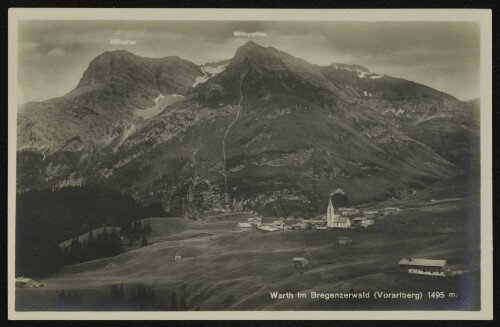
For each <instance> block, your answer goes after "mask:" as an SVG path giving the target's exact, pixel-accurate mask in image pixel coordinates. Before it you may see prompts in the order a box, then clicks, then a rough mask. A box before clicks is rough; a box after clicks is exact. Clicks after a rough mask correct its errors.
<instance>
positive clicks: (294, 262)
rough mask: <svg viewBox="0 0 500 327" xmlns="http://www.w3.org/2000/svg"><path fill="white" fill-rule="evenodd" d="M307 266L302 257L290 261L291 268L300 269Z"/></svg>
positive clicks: (306, 261)
mask: <svg viewBox="0 0 500 327" xmlns="http://www.w3.org/2000/svg"><path fill="white" fill-rule="evenodd" d="M308 265H309V261H308V260H307V259H306V258H303V257H295V258H293V259H292V268H302V267H307V266H308Z"/></svg>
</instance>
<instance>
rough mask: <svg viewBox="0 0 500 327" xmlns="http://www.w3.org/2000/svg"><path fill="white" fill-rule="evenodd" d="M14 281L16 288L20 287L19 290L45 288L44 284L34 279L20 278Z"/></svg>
mask: <svg viewBox="0 0 500 327" xmlns="http://www.w3.org/2000/svg"><path fill="white" fill-rule="evenodd" d="M15 281H16V287H21V288H38V287H43V286H45V285H44V284H42V283H39V282H37V281H35V280H34V279H31V278H25V277H22V276H21V277H16V279H15Z"/></svg>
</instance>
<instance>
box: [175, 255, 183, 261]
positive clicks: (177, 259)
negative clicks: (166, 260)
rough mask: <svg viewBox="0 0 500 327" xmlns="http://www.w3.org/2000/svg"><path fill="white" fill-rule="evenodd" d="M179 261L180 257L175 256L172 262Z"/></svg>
mask: <svg viewBox="0 0 500 327" xmlns="http://www.w3.org/2000/svg"><path fill="white" fill-rule="evenodd" d="M181 259H182V256H180V255H176V256H175V257H174V261H179V260H181Z"/></svg>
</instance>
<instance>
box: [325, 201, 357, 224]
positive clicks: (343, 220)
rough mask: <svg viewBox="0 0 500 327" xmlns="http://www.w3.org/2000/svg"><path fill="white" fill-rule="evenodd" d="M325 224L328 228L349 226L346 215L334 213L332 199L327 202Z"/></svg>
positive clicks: (349, 222)
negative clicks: (341, 215)
mask: <svg viewBox="0 0 500 327" xmlns="http://www.w3.org/2000/svg"><path fill="white" fill-rule="evenodd" d="M326 226H327V227H329V228H349V227H351V221H350V220H349V218H347V217H340V216H339V215H336V214H335V209H334V208H333V204H332V199H331V198H330V202H329V203H328V208H327V209H326Z"/></svg>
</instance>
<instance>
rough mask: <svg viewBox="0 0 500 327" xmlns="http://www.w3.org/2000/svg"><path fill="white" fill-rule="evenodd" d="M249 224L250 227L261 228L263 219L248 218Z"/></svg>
mask: <svg viewBox="0 0 500 327" xmlns="http://www.w3.org/2000/svg"><path fill="white" fill-rule="evenodd" d="M248 223H249V224H250V225H253V226H255V227H259V226H260V225H261V224H262V218H260V217H252V218H248Z"/></svg>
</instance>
